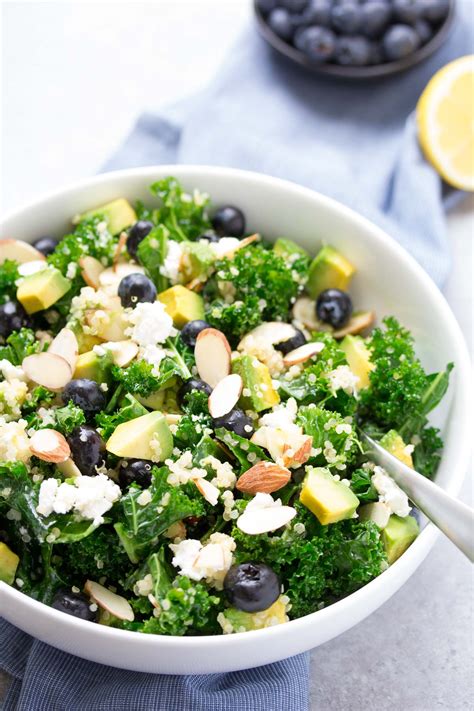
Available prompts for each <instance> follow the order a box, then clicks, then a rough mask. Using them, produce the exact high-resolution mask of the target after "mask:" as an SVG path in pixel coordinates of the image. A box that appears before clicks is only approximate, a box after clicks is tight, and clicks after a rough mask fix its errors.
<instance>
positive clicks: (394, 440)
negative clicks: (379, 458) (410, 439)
mask: <svg viewBox="0 0 474 711" xmlns="http://www.w3.org/2000/svg"><path fill="white" fill-rule="evenodd" d="M380 445H381V446H382V447H383V448H384V449H386V450H387V452H390V454H393V456H394V457H396V458H397V459H399V460H400V461H401V462H403V464H406V465H407V467H411V468H412V469H413V459H412V456H411V454H410V451H408V452H407V445H406V444H405V442H404V441H403V439H402V438H401V436H400V435H399V434H398V432H397V431H396V430H390V431H389V432H387V434H385V435H384V436H383V437H382V439H381V440H380Z"/></svg>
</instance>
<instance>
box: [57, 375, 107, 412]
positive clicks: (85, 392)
mask: <svg viewBox="0 0 474 711" xmlns="http://www.w3.org/2000/svg"><path fill="white" fill-rule="evenodd" d="M62 400H63V402H64V404H65V405H67V404H68V402H69V400H72V401H73V403H74V405H77V407H80V408H81V410H82V411H83V412H84V415H85V416H86V420H87V421H88V422H91V421H92V420H93V419H94V417H95V415H97V414H98V413H99V412H101V411H102V410H103V409H104V407H105V404H106V398H105V395H104V393H103V392H102V390H101V389H100V387H99V384H98V383H96V382H95V380H88V379H87V378H77V379H76V380H71V381H69V383H68V384H67V385H66V387H65V388H64V390H63V393H62Z"/></svg>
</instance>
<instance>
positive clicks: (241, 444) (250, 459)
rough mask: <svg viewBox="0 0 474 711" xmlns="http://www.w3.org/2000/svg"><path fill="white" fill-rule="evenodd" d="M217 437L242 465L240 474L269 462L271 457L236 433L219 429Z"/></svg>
mask: <svg viewBox="0 0 474 711" xmlns="http://www.w3.org/2000/svg"><path fill="white" fill-rule="evenodd" d="M215 435H216V437H217V439H218V440H220V441H221V442H222V443H223V444H224V445H225V447H226V448H227V449H228V450H229V452H231V454H232V456H233V457H234V459H236V460H237V461H238V463H239V465H240V473H241V474H242V473H243V472H246V471H247V469H249V467H251V466H253V465H254V464H256V463H257V462H262V461H264V462H265V461H268V460H269V459H270V457H269V456H268V455H267V454H266V452H265V451H264V450H263V449H262V448H261V447H259V446H258V445H257V444H254V443H253V442H250V441H249V440H248V439H246V438H245V437H240V436H239V435H237V434H235V432H229V430H226V429H224V428H223V427H219V428H218V429H217V430H216V431H215Z"/></svg>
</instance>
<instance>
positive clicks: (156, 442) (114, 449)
mask: <svg viewBox="0 0 474 711" xmlns="http://www.w3.org/2000/svg"><path fill="white" fill-rule="evenodd" d="M106 449H107V451H108V452H110V453H111V454H115V455H116V456H117V457H126V458H133V459H147V460H150V461H152V462H163V461H164V460H165V459H167V458H168V457H169V456H170V454H171V452H172V450H173V436H172V434H171V431H170V428H169V426H168V423H167V422H166V419H165V416H164V415H163V413H162V412H150V413H148V415H142V417H136V418H135V419H134V420H129V421H128V422H122V424H121V425H119V426H118V427H117V428H116V429H115V431H114V433H113V434H112V436H111V437H110V438H109V439H108V440H107V444H106Z"/></svg>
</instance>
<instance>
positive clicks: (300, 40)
mask: <svg viewBox="0 0 474 711" xmlns="http://www.w3.org/2000/svg"><path fill="white" fill-rule="evenodd" d="M336 41H337V40H336V35H335V34H334V32H332V31H331V30H329V29H327V28H325V27H305V28H304V29H302V30H299V31H298V32H297V33H296V35H295V45H296V46H297V47H298V49H300V50H301V51H302V52H304V54H305V55H306V56H307V57H308V59H310V60H311V61H312V62H316V63H317V62H327V61H328V60H329V59H331V58H332V57H333V56H334V52H335V49H336Z"/></svg>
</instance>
